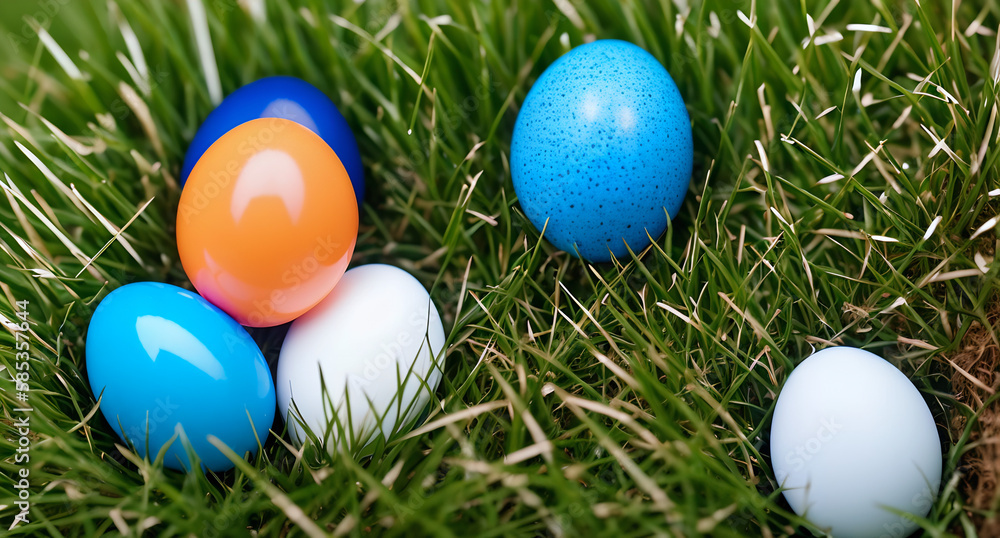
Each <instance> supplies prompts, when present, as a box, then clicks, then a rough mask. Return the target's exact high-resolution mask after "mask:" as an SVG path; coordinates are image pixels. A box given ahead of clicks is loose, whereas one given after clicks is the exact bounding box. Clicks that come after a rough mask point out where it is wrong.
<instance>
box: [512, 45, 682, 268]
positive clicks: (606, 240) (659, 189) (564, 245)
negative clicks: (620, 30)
mask: <svg viewBox="0 0 1000 538" xmlns="http://www.w3.org/2000/svg"><path fill="white" fill-rule="evenodd" d="M693 147H694V146H693V140H692V134H691V121H690V118H689V117H688V113H687V109H686V108H685V106H684V100H683V99H682V97H681V94H680V91H679V90H678V89H677V85H676V84H674V81H673V79H672V78H671V77H670V74H669V73H667V70H666V69H664V68H663V66H662V65H660V63H659V62H658V61H657V60H656V58H654V57H653V56H652V55H651V54H649V53H648V52H646V51H645V50H643V49H642V48H640V47H638V46H636V45H633V44H632V43H627V42H624V41H617V40H601V41H595V42H593V43H589V44H586V45H581V46H579V47H576V48H574V49H573V50H571V51H569V52H568V53H566V54H565V55H563V56H562V57H561V58H559V59H558V60H557V61H556V62H555V63H553V64H552V65H551V66H549V68H548V69H546V70H545V72H544V73H543V74H542V76H541V77H540V78H539V79H538V81H537V82H535V84H534V86H532V88H531V91H529V92H528V96H527V98H526V99H525V101H524V104H523V105H522V107H521V110H520V112H519V113H518V116H517V122H516V124H515V126H514V137H513V140H512V141H511V150H510V153H511V174H512V176H513V180H514V190H515V192H516V193H517V197H518V200H519V201H520V203H521V207H522V209H523V210H524V213H525V215H527V217H528V219H529V220H531V222H532V224H534V225H535V227H536V228H537V229H538V230H539V231H541V230H542V229H543V228H544V230H545V238H546V239H548V240H549V241H551V242H552V244H553V245H555V246H556V247H558V248H560V249H562V250H565V251H567V252H569V253H571V254H577V253H579V255H580V256H581V257H583V258H585V259H587V260H590V261H595V262H602V261H608V260H610V259H611V255H612V254H614V256H616V257H620V256H626V255H627V254H628V249H627V248H626V244H627V245H628V247H629V248H631V249H632V250H633V251H635V252H638V251H639V250H641V249H643V248H645V247H646V246H648V245H649V244H650V237H652V238H653V239H656V238H657V237H659V236H660V234H662V233H663V231H664V230H665V229H666V227H667V220H668V218H673V217H674V216H676V215H677V213H678V211H680V207H681V203H682V202H683V200H684V195H685V194H686V193H687V190H688V187H689V185H690V182H691V168H692V161H693V152H694V149H693Z"/></svg>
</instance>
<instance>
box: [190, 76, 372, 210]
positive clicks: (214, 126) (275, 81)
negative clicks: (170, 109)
mask: <svg viewBox="0 0 1000 538" xmlns="http://www.w3.org/2000/svg"><path fill="white" fill-rule="evenodd" d="M258 118H282V119H286V120H292V121H294V122H296V123H299V124H301V125H303V126H305V127H306V128H308V129H309V130H311V131H312V132H314V133H316V134H318V135H319V136H320V138H322V139H323V141H324V142H326V143H327V145H328V146H330V147H331V148H332V149H333V152H334V153H336V154H337V157H339V158H340V162H342V163H343V164H344V168H346V169H347V175H348V176H350V177H351V185H352V186H353V187H354V195H355V196H356V197H357V199H358V205H361V201H362V200H363V199H364V196H365V172H364V169H363V168H362V166H361V153H360V152H359V151H358V142H357V140H356V139H355V138H354V133H353V132H351V127H350V126H349V125H348V124H347V120H345V119H344V116H343V115H342V114H341V113H340V110H338V109H337V106H336V105H334V104H333V101H331V100H330V98H329V97H327V96H326V94H325V93H323V92H322V91H320V90H319V88H317V87H315V86H313V85H312V84H309V83H308V82H306V81H304V80H302V79H298V78H295V77H285V76H277V77H266V78H262V79H259V80H256V81H254V82H251V83H250V84H247V85H246V86H243V87H241V88H240V89H238V90H236V91H234V92H233V93H231V94H229V95H228V96H227V97H226V98H225V99H223V100H222V103H220V104H219V106H217V107H216V108H215V110H213V111H212V113H211V114H209V115H208V117H207V118H205V122H204V123H202V124H201V127H199V128H198V132H197V133H195V135H194V140H192V141H191V145H190V146H189V147H188V150H187V153H186V154H185V155H184V167H183V168H182V169H181V185H184V183H186V182H187V178H188V175H190V174H191V170H193V169H194V165H195V164H197V163H198V160H199V159H201V156H202V155H204V153H205V151H206V150H208V148H209V146H211V145H212V144H214V143H215V141H216V140H218V139H219V138H221V137H222V135H224V134H226V133H228V132H229V131H231V130H232V129H233V128H234V127H237V126H239V125H242V124H244V123H246V122H248V121H250V120H255V119H258Z"/></svg>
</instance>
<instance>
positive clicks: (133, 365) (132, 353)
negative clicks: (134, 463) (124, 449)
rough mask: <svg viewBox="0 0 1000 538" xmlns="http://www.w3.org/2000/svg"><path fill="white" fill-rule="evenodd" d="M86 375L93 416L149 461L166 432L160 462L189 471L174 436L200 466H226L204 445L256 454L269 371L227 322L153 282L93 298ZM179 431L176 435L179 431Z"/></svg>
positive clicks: (195, 299)
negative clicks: (216, 442)
mask: <svg viewBox="0 0 1000 538" xmlns="http://www.w3.org/2000/svg"><path fill="white" fill-rule="evenodd" d="M86 350H87V351H86V353H87V377H88V379H89V382H90V387H91V390H93V392H94V398H101V412H102V413H103V414H104V417H105V418H106V419H107V421H108V423H109V424H111V426H112V427H113V428H114V430H115V432H116V433H117V434H118V435H119V437H121V438H122V439H123V440H125V439H126V438H127V441H128V442H129V443H132V444H133V445H134V447H135V450H136V451H137V452H138V453H139V454H140V455H145V453H146V440H147V432H148V441H149V451H150V453H149V457H150V459H155V458H156V457H157V454H158V453H159V451H160V449H161V448H162V447H163V446H164V445H165V444H166V443H167V442H168V441H169V440H170V439H171V438H172V437H174V436H175V434H177V435H178V437H177V438H176V439H175V440H174V441H173V442H172V443H171V444H170V447H169V449H167V452H166V456H165V459H164V465H166V466H167V467H170V468H173V469H189V470H190V469H191V468H192V466H191V462H190V460H189V459H188V455H187V451H186V449H185V447H184V444H183V442H182V441H181V437H180V435H183V436H184V437H185V438H186V439H187V440H188V442H189V443H190V445H191V447H192V448H193V449H194V451H195V453H196V454H197V455H198V458H199V459H200V460H201V463H202V464H203V465H205V466H206V467H207V468H209V469H211V470H213V471H224V470H226V469H229V468H231V467H233V463H232V462H231V461H230V460H229V459H228V458H227V457H225V456H224V455H223V454H222V452H220V451H219V450H218V449H217V448H216V447H215V446H213V445H212V444H211V443H209V441H208V436H210V435H212V436H215V437H217V438H219V439H220V440H221V441H222V442H223V443H225V444H226V445H227V446H229V448H231V449H233V451H235V452H236V453H237V454H239V455H241V456H242V455H243V454H244V453H245V452H251V453H256V451H257V439H258V438H259V439H260V443H261V444H263V443H264V442H265V441H266V440H267V436H268V430H269V428H270V427H271V423H272V422H273V420H274V409H275V407H274V404H275V393H274V384H273V381H272V380H271V372H270V370H269V369H268V367H267V363H266V362H265V361H264V356H263V355H262V354H261V352H260V350H259V349H258V348H257V345H256V344H255V343H254V341H253V339H252V338H250V335H249V334H247V332H246V330H245V329H244V328H243V327H241V326H240V325H239V324H238V323H236V321H234V320H233V319H232V318H231V317H229V316H227V315H226V314H225V313H224V312H222V311H221V310H219V309H218V308H216V307H214V306H212V305H211V304H209V303H208V301H205V300H204V299H202V298H201V297H199V296H198V295H197V294H195V293H192V292H190V291H187V290H184V289H181V288H178V287H176V286H171V285H168V284H160V283H153V282H138V283H133V284H127V285H125V286H122V287H120V288H118V289H116V290H114V291H112V292H111V293H109V294H108V295H107V297H105V298H104V300H102V301H101V303H100V305H98V307H97V309H96V310H95V312H94V315H93V317H92V318H91V319H90V325H89V327H88V330H87V348H86ZM182 430H183V433H181V432H182Z"/></svg>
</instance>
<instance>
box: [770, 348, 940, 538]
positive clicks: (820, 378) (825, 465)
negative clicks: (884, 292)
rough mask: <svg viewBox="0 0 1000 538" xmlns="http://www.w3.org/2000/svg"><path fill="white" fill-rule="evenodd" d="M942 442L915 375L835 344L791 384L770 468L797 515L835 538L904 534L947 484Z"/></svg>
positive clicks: (784, 392)
mask: <svg viewBox="0 0 1000 538" xmlns="http://www.w3.org/2000/svg"><path fill="white" fill-rule="evenodd" d="M941 462H942V458H941V442H940V439H939V437H938V432H937V426H936V425H935V423H934V417H933V416H932V415H931V412H930V409H929V408H928V407H927V404H926V402H925V401H924V399H923V397H922V396H921V395H920V392H919V391H918V390H917V389H916V387H914V386H913V384H912V383H911V382H910V380H909V379H907V377H906V376H905V375H903V373H902V372H900V371H899V370H898V369H896V367H895V366H893V365H892V364H890V363H888V362H886V361H885V360H883V359H882V358H881V357H879V356H877V355H875V354H873V353H870V352H868V351H864V350H861V349H857V348H852V347H831V348H827V349H824V350H822V351H819V352H817V353H815V354H813V355H812V356H810V357H809V358H808V359H806V360H805V361H803V362H802V363H801V364H799V365H798V366H797V367H796V368H795V369H794V370H793V371H792V373H791V375H790V376H789V377H788V380H787V381H785V384H784V386H783V387H782V388H781V393H780V394H779V395H778V401H777V403H776V404H775V408H774V416H773V418H772V422H771V465H772V468H773V469H774V475H775V478H776V480H777V482H778V484H779V485H781V487H783V488H784V492H783V494H784V496H785V499H786V500H788V504H789V505H791V507H792V509H793V510H795V512H796V513H798V514H800V515H804V516H805V517H806V518H808V519H809V520H810V521H811V522H812V523H813V524H815V525H816V526H818V527H820V528H822V529H828V530H832V534H833V535H834V536H838V537H841V536H845V537H850V536H859V537H864V536H871V537H878V536H884V535H889V536H907V535H909V534H910V533H912V532H913V531H914V530H916V523H913V522H912V521H910V520H909V519H907V518H905V517H902V516H900V515H897V514H894V513H892V512H891V511H889V510H887V509H886V508H885V507H893V508H895V509H897V510H900V511H902V512H906V513H912V514H916V515H917V516H921V517H922V516H925V515H927V513H928V511H929V510H930V508H931V506H932V505H933V503H934V497H935V496H936V495H937V491H938V487H939V485H940V482H941Z"/></svg>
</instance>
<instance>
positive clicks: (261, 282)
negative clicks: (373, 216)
mask: <svg viewBox="0 0 1000 538" xmlns="http://www.w3.org/2000/svg"><path fill="white" fill-rule="evenodd" d="M357 236H358V206H357V204H356V203H355V200H354V192H353V190H352V189H351V181H350V179H349V178H348V176H347V171H346V170H345V169H344V166H343V164H341V162H340V159H338V158H337V154H336V153H334V152H333V150H331V149H330V147H329V146H327V145H326V143H325V142H323V140H322V139H321V138H320V137H319V136H317V135H316V134H315V133H313V132H312V131H310V130H309V129H306V128H305V127H303V126H301V125H299V124H298V123H295V122H293V121H291V120H284V119H279V118H267V119H258V120H251V121H249V122H247V123H244V124H242V125H240V126H238V127H236V128H235V129H233V130H231V131H229V132H228V133H226V134H224V135H223V136H222V137H221V138H219V140H218V141H216V142H215V144H212V146H211V147H210V148H208V151H206V152H205V155H203V156H202V158H201V159H200V160H199V161H198V164H197V165H195V167H194V170H192V171H191V176H190V177H189V178H188V182H187V185H186V186H185V187H184V190H183V191H182V192H181V199H180V202H179V205H178V208H177V248H178V251H179V254H180V259H181V264H182V265H183V266H184V271H185V272H186V273H187V275H188V278H190V279H191V283H192V284H194V287H195V288H196V289H197V290H198V292H199V293H201V295H202V296H203V297H205V298H206V299H208V300H209V301H210V302H211V303H212V304H214V305H216V306H218V307H219V308H221V309H222V310H224V311H226V313H228V314H229V315H231V316H233V317H234V318H235V319H236V321H238V322H240V323H241V324H243V325H248V326H253V327H268V326H273V325H280V324H282V323H286V322H288V321H291V320H293V319H295V318H297V317H298V316H299V315H301V314H302V313H303V312H305V311H306V310H309V309H310V308H312V307H313V306H314V305H316V303H318V302H319V301H320V300H322V299H323V297H326V295H327V294H328V293H330V290H332V289H333V287H334V286H335V285H336V284H337V281H338V280H340V277H341V276H343V274H344V271H345V270H347V264H348V263H349V262H350V260H351V254H352V253H353V252H354V244H355V242H356V241H357Z"/></svg>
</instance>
